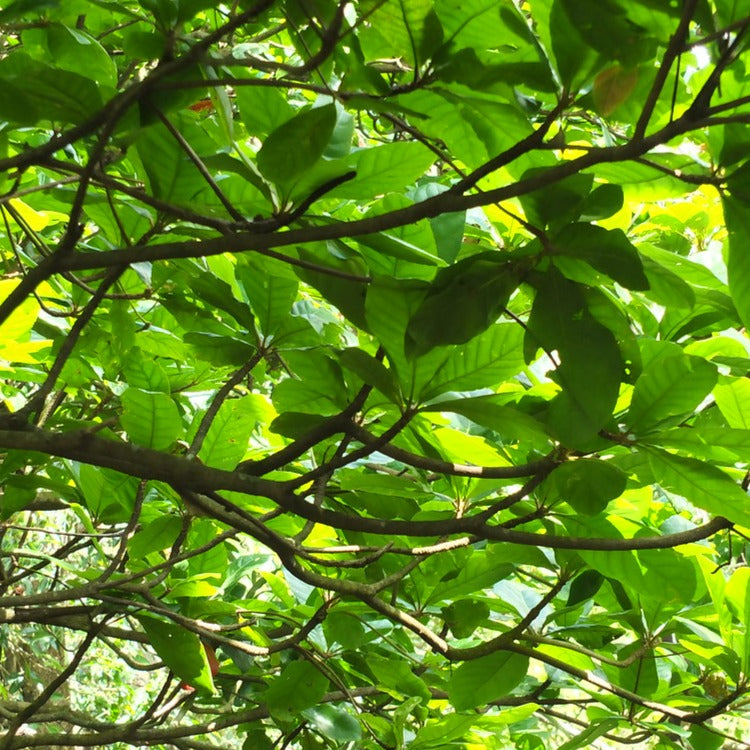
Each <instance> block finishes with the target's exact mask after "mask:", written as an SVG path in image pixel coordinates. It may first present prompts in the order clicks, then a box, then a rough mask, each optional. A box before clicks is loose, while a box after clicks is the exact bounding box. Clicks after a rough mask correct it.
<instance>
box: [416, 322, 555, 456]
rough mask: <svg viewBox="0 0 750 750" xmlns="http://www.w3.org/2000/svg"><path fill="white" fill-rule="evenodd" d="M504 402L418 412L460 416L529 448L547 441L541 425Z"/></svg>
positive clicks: (486, 399)
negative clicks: (527, 443) (437, 412)
mask: <svg viewBox="0 0 750 750" xmlns="http://www.w3.org/2000/svg"><path fill="white" fill-rule="evenodd" d="M500 325H507V324H500ZM485 351H486V350H485ZM516 351H518V350H516ZM440 372H442V370H441V371H439V372H438V375H439V374H440ZM430 392H431V391H430ZM505 400H506V399H505V397H503V396H476V397H473V398H459V399H450V400H448V401H437V402H435V403H432V404H430V405H428V406H423V407H422V411H427V412H429V411H439V412H453V413H455V414H462V415H463V416H465V417H467V418H468V419H470V420H471V421H472V422H476V423H477V424H478V425H482V426H483V427H489V428H490V429H491V430H494V431H495V432H497V433H498V434H499V435H500V436H501V437H503V438H504V439H506V440H521V441H527V440H528V441H529V442H530V443H533V444H536V443H539V442H541V443H543V444H544V443H546V442H547V441H548V439H549V438H548V436H547V434H546V432H545V430H544V426H543V425H542V424H541V422H538V421H537V420H536V419H534V418H533V417H531V416H529V415H528V414H525V413H524V412H523V411H520V410H518V409H514V408H513V407H512V406H506V405H505V403H504V402H505Z"/></svg>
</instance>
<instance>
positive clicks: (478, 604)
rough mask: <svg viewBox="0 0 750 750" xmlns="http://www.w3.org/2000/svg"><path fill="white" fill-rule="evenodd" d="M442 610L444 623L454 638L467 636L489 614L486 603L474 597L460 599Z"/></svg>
mask: <svg viewBox="0 0 750 750" xmlns="http://www.w3.org/2000/svg"><path fill="white" fill-rule="evenodd" d="M442 611H443V618H444V619H445V624H446V625H447V626H448V627H449V628H450V629H451V632H452V633H453V635H454V636H456V638H468V637H469V636H470V635H471V634H472V633H473V632H474V631H475V630H476V629H477V628H478V627H479V626H480V625H482V624H484V623H486V621H487V620H488V618H489V616H490V608H489V606H488V605H487V603H486V602H483V601H477V600H475V599H461V600H459V601H457V602H453V603H452V604H449V605H448V606H447V607H443V610H442Z"/></svg>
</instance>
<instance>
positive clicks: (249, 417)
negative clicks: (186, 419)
mask: <svg viewBox="0 0 750 750" xmlns="http://www.w3.org/2000/svg"><path fill="white" fill-rule="evenodd" d="M272 414H273V410H272V409H271V407H270V405H267V404H266V403H265V401H263V400H262V397H260V396H257V395H256V394H252V395H249V396H244V397H243V398H238V399H232V400H230V401H225V402H224V403H223V404H222V405H221V406H220V407H219V412H218V413H217V415H216V417H215V418H214V420H213V422H211V426H210V427H209V428H208V432H207V433H206V436H205V439H204V440H203V445H202V446H201V449H200V451H199V453H198V457H199V458H200V460H201V461H202V462H203V463H204V464H206V466H213V467H215V468H217V469H229V470H231V469H234V468H235V467H236V466H237V464H238V463H239V462H240V461H241V460H242V459H243V458H244V456H245V453H246V452H247V449H248V445H249V443H250V435H252V433H253V431H254V429H255V427H256V425H257V423H258V422H262V421H263V420H264V417H270V416H271V415H272Z"/></svg>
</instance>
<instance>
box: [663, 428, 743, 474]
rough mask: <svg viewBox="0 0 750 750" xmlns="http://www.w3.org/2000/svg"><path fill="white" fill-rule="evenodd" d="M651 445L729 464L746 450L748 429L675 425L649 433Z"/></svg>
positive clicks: (738, 458) (740, 456) (737, 459)
mask: <svg viewBox="0 0 750 750" xmlns="http://www.w3.org/2000/svg"><path fill="white" fill-rule="evenodd" d="M648 440H649V442H650V443H652V444H653V445H659V446H663V447H666V448H675V449H677V450H678V451H680V452H685V453H688V454H690V455H692V456H695V457H696V458H702V459H703V460H706V461H717V462H720V463H724V464H729V465H730V466H733V465H734V464H735V463H736V462H737V461H739V460H742V459H743V458H744V457H745V456H747V455H748V453H749V452H750V430H736V429H731V428H728V427H705V426H700V427H678V428H676V429H674V430H668V431H666V432H659V433H656V434H651V435H649V437H648Z"/></svg>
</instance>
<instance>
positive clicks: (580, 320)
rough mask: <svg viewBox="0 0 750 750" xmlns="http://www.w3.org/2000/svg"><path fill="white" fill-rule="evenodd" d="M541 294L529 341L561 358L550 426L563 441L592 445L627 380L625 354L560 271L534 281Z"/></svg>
mask: <svg viewBox="0 0 750 750" xmlns="http://www.w3.org/2000/svg"><path fill="white" fill-rule="evenodd" d="M535 286H536V289H537V293H536V296H535V298H534V305H533V307H532V310H531V316H530V318H529V323H528V327H527V330H526V335H525V341H526V344H525V345H526V346H528V348H529V350H530V351H535V350H536V348H538V347H539V346H543V347H544V348H545V349H546V350H547V351H550V352H551V351H555V350H557V352H558V353H559V357H560V365H559V367H557V369H556V370H555V373H554V375H555V379H556V380H557V382H558V383H559V384H560V386H561V388H562V392H561V393H560V394H558V396H557V397H556V398H555V399H554V400H553V402H552V404H551V406H550V413H549V422H550V426H551V427H552V429H553V430H554V431H555V432H556V433H557V435H558V436H559V438H560V440H561V441H563V443H565V444H567V445H572V446H575V445H579V444H581V443H584V442H585V441H587V440H590V439H591V438H592V437H594V436H595V435H596V433H597V432H598V431H599V430H600V429H601V428H602V427H603V426H604V424H605V423H606V422H607V420H608V419H609V417H610V416H611V414H612V410H613V409H614V406H615V403H616V401H617V395H618V392H619V388H620V380H621V378H622V376H623V362H622V357H621V355H620V350H619V348H618V346H617V342H616V341H615V338H614V336H613V335H612V333H611V332H610V331H609V329H607V328H605V327H604V326H602V325H600V324H599V323H598V322H596V321H595V320H594V319H593V318H592V317H591V316H590V313H588V311H587V310H586V309H585V302H584V297H583V294H582V293H581V291H580V288H579V286H578V285H577V284H575V283H574V282H571V281H568V280H567V279H565V278H563V276H562V275H561V274H560V273H559V271H557V270H556V269H550V270H549V271H548V272H547V273H546V274H544V275H543V276H541V277H539V278H537V280H536V281H535Z"/></svg>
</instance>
